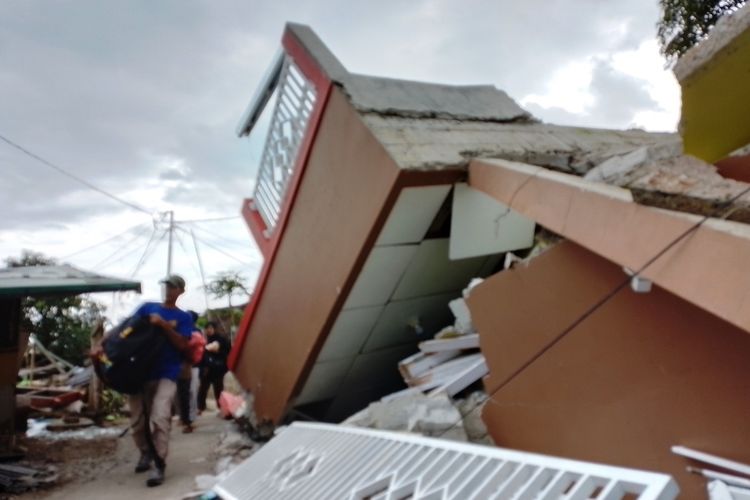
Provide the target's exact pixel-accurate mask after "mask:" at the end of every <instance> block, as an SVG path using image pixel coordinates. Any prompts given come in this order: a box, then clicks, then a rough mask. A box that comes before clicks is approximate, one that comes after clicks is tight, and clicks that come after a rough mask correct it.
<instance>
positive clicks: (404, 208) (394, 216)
mask: <svg viewBox="0 0 750 500" xmlns="http://www.w3.org/2000/svg"><path fill="white" fill-rule="evenodd" d="M450 189H451V186H450V185H449V184H444V185H438V186H424V187H415V188H406V189H403V190H402V191H401V193H400V194H399V196H398V200H396V205H395V206H394V207H393V209H392V210H391V214H390V215H389V216H388V220H387V221H386V223H385V226H384V227H383V230H382V231H381V232H380V237H379V238H378V241H377V243H376V245H378V246H381V245H400V244H404V243H419V242H420V241H422V238H424V235H425V234H426V233H427V230H428V229H429V228H430V224H432V221H433V219H434V218H435V214H437V212H438V210H439V209H440V206H441V205H442V204H443V201H445V197H446V196H447V195H448V192H449V191H450Z"/></svg>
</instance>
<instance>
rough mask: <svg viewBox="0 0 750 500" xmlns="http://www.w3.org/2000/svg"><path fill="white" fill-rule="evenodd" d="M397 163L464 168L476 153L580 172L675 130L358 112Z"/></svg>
mask: <svg viewBox="0 0 750 500" xmlns="http://www.w3.org/2000/svg"><path fill="white" fill-rule="evenodd" d="M362 120H363V121H364V123H365V124H366V125H367V126H368V128H369V129H370V130H371V131H372V133H373V134H374V135H375V137H376V138H377V139H378V140H379V141H380V142H381V143H382V144H383V146H384V147H385V148H386V150H387V151H388V152H389V153H390V155H391V157H392V158H393V159H394V161H395V162H396V163H397V164H398V166H399V167H401V168H402V169H406V170H441V169H449V168H450V169H465V168H466V167H467V166H468V164H469V162H470V161H471V160H472V159H475V158H502V159H507V160H512V161H520V162H523V163H529V164H532V165H537V166H542V167H545V168H550V169H553V170H558V171H561V172H568V173H574V174H576V175H583V174H585V173H586V172H588V171H589V170H591V169H592V168H594V167H595V166H596V165H599V164H601V163H603V162H604V161H605V160H607V159H609V158H611V157H613V156H620V155H623V154H627V153H629V152H631V151H633V149H636V148H639V147H642V146H651V145H656V144H661V143H664V142H667V143H672V142H674V141H675V140H676V139H678V138H679V136H677V135H676V134H667V133H650V132H643V131H639V130H627V131H619V130H603V129H586V128H579V127H565V126H559V125H547V124H542V123H495V122H479V121H460V120H441V119H418V118H404V117H399V116H383V115H378V114H373V113H369V114H368V113H366V114H363V115H362Z"/></svg>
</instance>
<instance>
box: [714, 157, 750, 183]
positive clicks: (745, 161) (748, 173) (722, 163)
mask: <svg viewBox="0 0 750 500" xmlns="http://www.w3.org/2000/svg"><path fill="white" fill-rule="evenodd" d="M716 168H717V169H718V170H719V174H721V175H722V176H723V177H726V178H727V179H734V180H736V181H741V182H750V155H744V156H728V157H726V158H724V159H723V160H719V161H717V162H716Z"/></svg>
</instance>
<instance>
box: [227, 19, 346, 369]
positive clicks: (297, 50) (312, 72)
mask: <svg viewBox="0 0 750 500" xmlns="http://www.w3.org/2000/svg"><path fill="white" fill-rule="evenodd" d="M281 43H282V46H283V47H284V50H285V51H286V53H287V55H289V56H290V57H291V58H292V60H294V63H295V64H296V65H297V67H298V68H299V70H300V71H301V72H302V74H304V75H305V77H307V78H308V79H309V80H310V81H311V82H312V83H313V85H314V86H315V89H316V91H317V94H318V95H317V96H316V99H315V106H314V107H313V110H312V113H311V114H310V120H309V122H308V124H307V132H306V133H305V137H304V138H303V139H302V144H301V145H300V149H299V152H298V153H297V159H296V161H295V164H294V171H293V173H292V177H291V179H290V180H289V187H288V188H287V191H286V193H285V195H284V200H283V202H282V205H281V212H280V213H281V216H280V217H279V222H278V224H277V225H276V229H275V230H274V232H273V234H272V235H271V238H270V239H269V238H266V237H265V236H264V235H263V231H262V229H265V224H263V221H262V220H260V221H258V220H257V219H259V218H260V216H259V215H258V214H257V213H255V214H254V213H253V212H255V211H254V210H251V209H250V206H249V205H248V204H247V203H244V205H243V209H242V210H243V215H244V216H245V220H246V221H247V223H248V226H250V231H251V232H252V233H253V236H254V237H255V240H256V241H257V243H258V246H259V247H260V248H261V251H262V253H263V255H264V257H265V259H264V262H263V267H262V268H261V271H260V276H259V277H258V281H257V283H256V285H255V289H254V291H253V297H252V299H251V300H250V302H249V303H248V305H247V307H246V308H245V312H244V314H243V315H242V321H241V322H240V326H239V329H238V331H237V339H236V341H235V343H234V346H233V347H232V351H231V352H230V353H229V359H228V363H229V368H230V369H231V370H234V368H235V366H236V364H237V362H238V358H239V357H240V353H241V352H242V349H243V348H244V345H245V341H246V340H247V337H248V335H249V332H250V327H251V326H252V321H253V317H254V315H255V311H256V310H257V308H258V304H259V303H260V301H261V298H262V296H263V290H264V288H265V286H266V284H267V282H268V277H269V275H270V273H271V268H272V266H273V262H274V260H275V258H276V253H277V251H278V248H279V244H280V243H281V239H282V238H283V236H284V231H285V230H286V225H287V223H288V221H289V216H290V214H291V211H292V206H293V205H294V201H295V199H296V197H297V192H298V191H299V187H300V185H301V183H302V177H303V174H304V170H305V167H306V166H307V162H308V159H309V157H310V152H311V150H312V145H313V142H314V140H315V137H316V135H317V133H318V129H319V128H320V121H321V118H322V117H323V110H324V109H325V107H326V105H327V104H328V96H329V95H330V93H331V79H330V78H329V77H328V75H326V74H325V73H324V72H323V69H322V68H321V67H320V66H318V64H317V62H316V61H315V60H314V59H313V58H312V56H311V55H310V53H309V52H308V51H307V49H306V48H305V47H304V46H303V45H302V44H301V43H300V42H299V40H297V38H296V37H295V36H294V35H293V34H292V33H291V32H290V31H288V30H287V31H286V32H285V33H284V36H283V37H282V42H281ZM246 209H247V211H248V213H246V212H245V210H246ZM259 228H262V229H261V230H260V231H259V232H257V233H256V231H258V229H259Z"/></svg>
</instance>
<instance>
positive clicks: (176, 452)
mask: <svg viewBox="0 0 750 500" xmlns="http://www.w3.org/2000/svg"><path fill="white" fill-rule="evenodd" d="M234 427H235V425H234V423H233V422H228V421H225V420H222V419H221V418H219V417H217V416H216V413H215V412H211V411H209V412H207V413H204V414H203V415H202V416H201V417H199V418H198V420H197V422H196V427H195V431H194V432H193V433H191V434H183V433H182V428H181V427H180V426H179V425H178V420H177V419H176V418H175V419H174V421H173V425H172V436H171V440H170V452H169V458H168V459H167V476H166V481H165V482H164V484H163V485H161V486H159V487H157V488H148V487H146V484H145V482H146V478H147V477H148V473H145V474H135V473H134V472H133V468H134V467H135V463H136V461H137V459H138V452H137V451H136V449H135V445H134V444H133V440H132V438H131V437H130V435H129V434H128V435H127V436H125V437H123V438H121V439H119V440H117V441H116V446H115V447H114V449H105V450H101V452H99V451H97V450H91V453H92V456H91V457H90V458H85V459H83V460H80V464H81V467H82V468H84V467H85V468H88V469H90V470H86V471H84V470H81V471H80V472H81V474H80V476H79V477H77V478H75V479H72V480H71V481H70V482H67V483H66V484H61V485H59V486H56V487H54V488H51V489H49V490H41V491H36V492H30V493H26V494H24V495H20V496H18V497H16V498H18V499H19V500H58V499H69V498H76V499H79V500H99V499H101V498H107V499H109V500H118V499H122V500H133V499H134V498H137V499H138V500H149V499H160V500H161V499H181V498H183V497H185V496H186V495H187V494H189V493H191V492H195V491H196V490H197V487H196V483H195V478H196V476H198V475H203V474H211V475H213V474H215V473H216V469H215V468H216V464H217V461H218V460H219V458H221V457H220V456H219V455H218V454H217V453H216V451H217V447H218V446H219V444H220V440H221V439H222V436H224V435H225V434H226V431H227V430H228V429H229V428H234ZM91 459H93V460H91ZM97 460H98V464H99V465H98V466H94V465H92V463H97V462H96V461H97ZM78 462H79V460H77V461H76V463H78ZM59 467H60V468H62V467H63V465H59Z"/></svg>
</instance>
